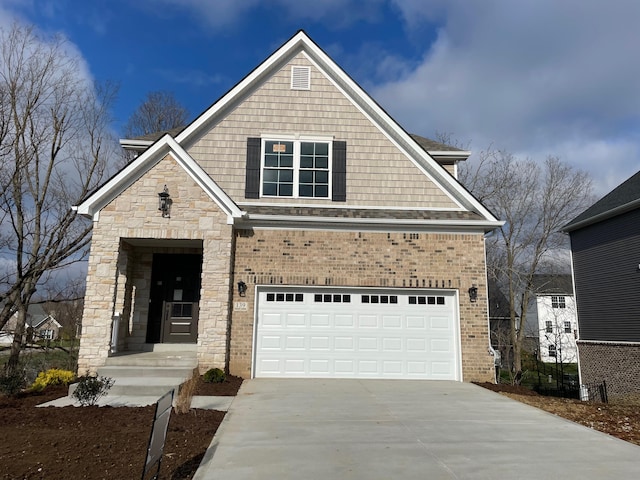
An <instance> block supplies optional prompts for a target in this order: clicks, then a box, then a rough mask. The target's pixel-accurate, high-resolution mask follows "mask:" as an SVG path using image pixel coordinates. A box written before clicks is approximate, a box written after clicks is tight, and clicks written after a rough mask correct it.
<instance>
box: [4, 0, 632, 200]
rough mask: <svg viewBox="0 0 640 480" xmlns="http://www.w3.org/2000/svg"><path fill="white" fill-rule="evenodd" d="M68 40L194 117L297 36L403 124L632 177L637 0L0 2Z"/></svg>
mask: <svg viewBox="0 0 640 480" xmlns="http://www.w3.org/2000/svg"><path fill="white" fill-rule="evenodd" d="M14 19H17V20H18V21H19V22H24V23H31V24H34V25H36V27H37V28H38V29H40V30H41V31H43V32H46V33H60V34H63V35H64V36H65V37H66V38H67V39H68V41H69V44H70V46H71V47H72V48H75V49H76V50H77V53H78V55H79V56H80V57H81V58H82V59H83V63H84V69H81V70H82V71H81V72H79V75H85V76H87V77H88V78H92V79H95V80H98V81H105V80H112V81H115V82H117V83H119V85H120V94H119V98H118V102H117V104H116V108H115V110H114V112H113V113H114V117H115V123H114V128H115V129H116V130H119V129H120V128H121V127H122V125H123V124H124V123H125V122H126V120H127V119H128V118H129V116H130V115H131V113H132V112H133V111H134V110H135V108H136V107H137V106H138V105H139V103H140V102H141V101H142V100H143V99H144V97H145V95H146V93H147V92H150V91H155V90H168V91H171V92H173V93H174V94H175V96H176V97H177V99H178V100H179V101H180V102H181V103H182V104H183V105H185V106H186V107H187V108H188V110H189V112H190V114H191V118H194V117H195V116H197V115H198V114H199V113H201V112H202V111H203V110H205V109H206V108H207V107H208V106H209V105H211V103H213V102H214V101H215V100H216V99H218V98H219V97H220V96H221V95H222V94H224V93H225V92H226V91H227V90H228V89H229V88H231V87H232V86H233V85H235V84H236V83H237V82H238V81H239V80H240V79H242V78H243V77H244V76H245V75H246V74H247V73H249V72H250V71H251V70H252V69H253V68H254V67H256V66H257V65H258V64H259V63H260V62H261V61H262V60H264V59H265V58H266V57H267V56H268V55H269V54H271V53H272V52H273V51H274V50H275V49H276V48H278V47H279V46H280V45H281V44H282V43H284V42H285V41H286V40H287V39H289V38H290V37H291V36H292V35H293V34H295V32H296V31H297V30H299V29H304V30H305V31H306V32H307V33H308V34H309V35H310V36H311V37H312V38H313V39H314V41H315V42H316V43H318V44H319V45H320V47H321V48H323V49H324V50H325V51H326V52H327V53H328V54H329V55H330V56H331V57H332V58H333V59H334V60H335V61H336V62H337V63H338V64H339V65H340V66H342V67H343V68H344V69H345V70H346V71H347V73H349V75H351V76H352V77H353V78H354V79H355V80H356V81H357V82H358V83H359V84H360V85H361V86H362V87H364V88H365V90H367V91H368V92H369V93H370V94H371V95H372V96H373V98H375V99H376V100H377V101H378V102H379V103H380V104H381V105H382V106H383V107H384V108H385V109H386V110H387V111H388V112H389V113H390V114H391V115H392V116H393V117H394V118H395V119H396V120H397V121H398V122H399V123H400V124H401V125H402V126H403V127H404V128H405V129H407V130H408V131H410V132H412V133H418V134H421V135H424V136H427V137H432V138H433V137H434V136H435V135H436V132H444V133H449V134H451V135H452V137H453V138H455V139H457V140H458V142H460V143H461V144H462V145H464V146H465V147H467V148H469V149H471V150H473V151H480V150H483V149H486V148H487V147H489V146H493V147H495V148H501V149H506V150H508V151H510V152H512V153H514V154H515V155H517V156H520V157H523V158H532V159H536V160H539V161H543V160H544V158H546V157H547V156H548V155H557V156H559V157H561V158H562V159H563V160H565V161H567V162H569V163H571V164H572V165H574V166H576V167H578V168H582V169H584V170H587V171H588V172H590V173H591V175H592V176H593V178H594V182H595V187H596V193H597V194H598V195H603V194H604V193H606V192H607V191H609V190H610V189H612V188H613V187H615V186H616V185H618V184H619V183H620V182H622V181H623V180H625V179H626V178H628V177H630V176H631V175H633V174H634V173H635V172H637V171H638V170H639V169H640V129H639V126H640V83H639V82H638V78H639V77H640V60H639V58H638V54H637V52H638V50H639V48H640V29H639V28H637V23H638V21H639V20H640V2H637V1H636V0H608V1H606V2H605V1H604V0H600V1H596V0H563V1H561V2H559V1H557V0H530V1H529V0H520V1H515V0H483V1H469V0H316V1H314V2H309V1H306V0H135V1H133V0H128V1H122V0H49V1H47V0H0V26H4V27H6V26H8V25H9V24H10V22H11V21H13V20H14Z"/></svg>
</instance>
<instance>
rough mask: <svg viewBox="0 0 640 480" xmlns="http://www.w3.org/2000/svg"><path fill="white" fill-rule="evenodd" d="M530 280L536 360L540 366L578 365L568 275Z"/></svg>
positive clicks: (540, 276)
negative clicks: (548, 363)
mask: <svg viewBox="0 0 640 480" xmlns="http://www.w3.org/2000/svg"><path fill="white" fill-rule="evenodd" d="M532 280H533V292H534V295H535V305H534V308H533V311H532V315H533V317H535V318H536V319H537V322H536V329H537V331H536V334H537V337H538V340H539V343H538V345H539V347H538V348H539V354H538V358H539V359H540V360H542V361H543V362H558V363H578V349H577V347H576V337H577V333H578V331H577V329H578V316H577V313H576V302H575V299H574V297H573V282H572V281H571V275H561V274H558V275H534V276H533V279H532Z"/></svg>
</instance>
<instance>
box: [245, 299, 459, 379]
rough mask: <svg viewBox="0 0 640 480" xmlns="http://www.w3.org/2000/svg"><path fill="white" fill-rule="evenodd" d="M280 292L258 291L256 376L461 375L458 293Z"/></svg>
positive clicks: (366, 376) (441, 376)
mask: <svg viewBox="0 0 640 480" xmlns="http://www.w3.org/2000/svg"><path fill="white" fill-rule="evenodd" d="M274 290H275V291H276V292H277V291H278V290H280V291H284V294H281V293H272V294H271V295H272V296H271V300H270V301H265V298H266V294H267V293H268V292H266V291H264V292H261V291H259V292H258V297H259V299H260V300H259V302H258V313H257V325H256V340H255V342H256V343H255V344H256V351H255V363H254V365H255V376H258V377H261V376H262V377H266V376H269V377H287V376H289V377H315V378H328V377H338V378H425V379H429V378H432V379H448V380H456V379H459V378H458V377H459V359H458V357H457V356H458V340H457V322H456V320H455V316H454V311H455V309H454V305H455V302H454V298H455V297H454V296H453V294H452V293H448V294H447V295H449V296H447V295H443V294H438V295H422V296H415V297H414V300H413V301H414V303H413V304H411V303H410V300H409V298H410V296H413V295H414V294H413V293H404V292H403V291H400V290H394V291H389V292H388V295H387V294H386V292H385V294H371V293H370V292H371V291H374V290H371V291H368V292H369V293H366V294H365V293H362V292H367V290H359V291H353V290H351V291H350V293H344V292H342V293H339V292H338V291H337V289H335V291H332V292H331V293H321V292H318V291H316V292H313V289H307V290H305V289H295V288H291V289H288V288H287V287H281V288H278V289H274ZM287 290H290V291H291V293H287ZM287 298H292V299H295V301H290V302H288V301H287V300H286V299H287ZM365 298H366V300H365ZM278 299H281V301H279V300H278ZM438 299H440V300H438ZM438 302H440V303H438Z"/></svg>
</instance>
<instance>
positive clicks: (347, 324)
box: [334, 315, 355, 328]
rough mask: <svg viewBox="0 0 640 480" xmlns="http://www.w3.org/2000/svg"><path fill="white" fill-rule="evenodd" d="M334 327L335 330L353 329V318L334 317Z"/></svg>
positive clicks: (348, 316)
mask: <svg viewBox="0 0 640 480" xmlns="http://www.w3.org/2000/svg"><path fill="white" fill-rule="evenodd" d="M334 325H335V327H336V328H353V327H355V318H354V316H353V315H336V316H335V317H334Z"/></svg>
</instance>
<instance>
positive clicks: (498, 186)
mask: <svg viewBox="0 0 640 480" xmlns="http://www.w3.org/2000/svg"><path fill="white" fill-rule="evenodd" d="M460 179H461V181H462V183H463V184H464V185H465V186H466V187H467V188H468V189H469V190H470V191H471V192H472V193H473V194H474V195H475V196H476V197H477V198H478V199H479V200H480V201H482V202H483V203H484V204H485V205H486V206H487V207H488V208H489V209H490V210H491V211H492V212H493V213H494V214H495V215H496V216H497V217H498V218H499V219H501V220H505V222H506V223H505V224H504V226H502V227H501V228H500V229H499V230H497V231H496V232H495V233H493V234H492V235H491V236H490V237H488V238H487V269H488V273H489V275H490V276H491V277H492V278H493V279H494V280H496V281H497V282H498V284H499V285H500V286H501V287H502V288H503V291H504V292H505V293H506V296H507V300H508V302H509V305H510V335H511V345H512V346H513V373H514V374H515V378H519V375H518V374H519V372H521V370H522V351H523V344H524V340H525V337H526V332H525V326H526V325H527V307H528V305H529V303H530V302H531V301H532V299H533V292H532V278H533V275H535V274H536V273H538V272H540V271H542V270H544V269H545V268H547V265H545V263H546V262H553V261H554V255H556V254H557V253H558V252H561V251H565V252H566V251H567V250H568V248H569V244H568V238H567V237H566V236H565V235H564V234H562V233H560V231H559V230H560V228H561V227H562V226H563V225H565V224H566V223H567V222H568V221H569V220H571V219H572V218H574V217H575V216H576V215H578V214H579V213H580V212H582V211H583V210H584V209H585V208H587V207H588V206H589V205H590V204H591V203H593V198H592V196H591V179H590V178H589V176H588V175H587V174H586V173H585V172H582V171H577V170H574V169H573V168H572V167H571V166H569V165H567V164H565V163H563V162H561V161H560V160H559V159H558V158H557V157H548V158H547V159H546V160H545V161H544V162H543V163H536V162H534V161H532V160H518V159H517V158H515V157H514V156H513V155H511V154H510V153H507V152H504V151H499V150H495V149H489V150H486V151H483V152H481V153H480V155H479V161H477V162H476V163H474V164H470V165H465V166H463V168H462V169H461V171H460Z"/></svg>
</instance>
